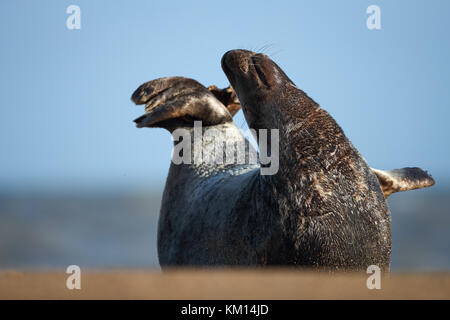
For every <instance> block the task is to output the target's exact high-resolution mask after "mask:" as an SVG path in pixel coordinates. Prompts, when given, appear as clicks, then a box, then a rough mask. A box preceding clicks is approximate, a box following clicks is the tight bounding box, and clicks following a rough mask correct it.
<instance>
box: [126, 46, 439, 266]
mask: <svg viewBox="0 0 450 320" xmlns="http://www.w3.org/2000/svg"><path fill="white" fill-rule="evenodd" d="M222 67H223V69H224V71H225V73H226V75H227V77H228V79H229V80H230V83H231V85H232V87H233V88H234V89H235V91H236V93H237V96H238V98H239V101H240V104H241V105H242V108H243V111H244V115H245V117H246V120H247V122H248V124H249V126H250V127H252V128H256V129H271V128H276V129H279V132H280V140H279V142H280V159H279V161H280V170H279V172H278V173H277V174H275V175H273V176H264V175H261V174H260V171H261V167H260V165H259V164H257V163H256V164H238V163H232V164H223V165H217V164H214V162H213V163H212V164H210V163H195V162H194V163H191V164H185V163H181V164H174V163H172V164H171V166H170V169H169V175H168V178H167V181H166V187H165V190H164V194H163V200H162V205H161V213H160V218H159V226H158V255H159V261H160V264H161V266H162V267H163V268H164V267H166V266H177V265H178V266H180V265H182V266H213V265H214V266H225V265H227V266H230V265H241V266H242V265H253V266H257V265H260V266H261V265H262V266H267V265H296V266H304V267H313V268H325V269H329V270H355V269H356V270H359V269H364V270H365V269H366V268H367V266H369V265H372V264H376V265H378V266H380V267H381V268H383V269H384V270H388V268H389V262H390V252H391V242H390V213H389V210H388V207H387V204H386V201H385V196H384V195H383V191H382V188H381V187H380V184H381V185H383V184H387V185H389V184H390V185H391V187H389V188H388V189H389V190H392V192H395V191H401V189H402V187H398V188H395V187H392V186H394V185H395V183H394V182H395V181H397V180H402V179H403V178H405V179H403V180H408V179H409V180H408V181H410V182H411V183H410V185H419V184H420V183H422V184H423V186H425V185H426V184H427V182H426V181H425V180H427V179H428V180H427V181H432V180H429V179H431V178H430V177H429V176H428V175H426V174H424V176H420V175H418V177H416V178H415V177H412V178H411V177H409V176H410V174H409V172H411V170H412V171H413V172H416V173H417V172H423V171H421V170H420V169H404V170H403V171H402V172H397V175H395V174H390V173H389V172H388V171H381V170H380V171H379V172H378V174H381V175H383V176H384V180H382V179H380V178H379V179H377V177H376V175H375V174H374V171H372V170H371V169H370V168H369V166H368V165H367V164H366V162H365V160H364V159H363V158H362V157H361V155H360V154H359V153H358V151H357V150H356V149H355V148H354V147H353V146H352V144H351V143H350V141H349V140H348V139H347V138H346V137H345V135H344V133H343V131H342V129H341V128H340V127H339V126H338V125H337V123H336V122H335V121H334V120H333V118H332V117H331V116H330V115H329V114H328V113H327V112H326V111H324V110H323V109H321V108H320V107H319V106H318V105H317V104H316V103H315V102H314V101H313V100H312V99H311V98H309V97H308V96H307V95H306V94H305V93H304V92H303V91H301V90H300V89H298V88H297V87H296V86H295V85H294V83H293V82H292V81H291V80H290V79H289V78H288V77H287V76H286V75H285V73H284V72H283V71H282V70H281V69H280V68H279V67H278V66H277V65H276V64H275V63H274V62H273V61H272V60H270V59H269V58H268V57H267V56H265V55H262V54H255V53H253V52H250V51H245V50H234V51H230V52H227V53H226V54H225V55H224V57H223V59H222ZM214 90H215V89H214V88H212V87H210V90H207V89H206V88H205V87H203V86H202V85H201V84H199V83H198V82H196V81H195V80H192V79H187V78H182V77H171V78H161V79H156V80H153V81H150V82H147V83H145V84H143V85H142V86H140V87H139V88H138V89H137V90H136V91H135V93H134V94H133V96H132V100H133V101H134V102H135V103H136V104H146V114H145V115H144V116H142V117H140V118H138V119H136V120H135V121H136V123H137V126H138V127H162V128H166V129H168V130H169V131H170V132H172V133H174V132H175V130H176V129H177V128H184V129H186V130H187V132H189V134H190V135H191V137H192V139H191V144H192V145H193V147H195V144H196V143H197V145H198V143H200V145H201V148H202V150H203V151H204V150H207V148H209V146H210V145H211V144H213V145H216V144H222V143H223V142H224V141H232V142H244V143H245V145H246V149H245V150H246V153H250V152H251V150H252V148H251V145H250V144H249V143H248V141H247V140H246V139H245V138H244V137H243V136H242V134H241V133H240V131H239V130H238V128H237V127H236V126H235V125H234V123H233V121H232V115H231V113H230V111H232V112H235V111H236V106H234V107H233V108H230V111H229V110H228V109H227V108H226V106H225V105H229V104H233V105H236V103H237V102H236V100H235V99H231V102H232V103H230V96H231V93H230V91H229V90H228V97H226V98H224V97H223V95H221V93H223V92H220V90H216V91H214ZM217 91H219V92H217ZM225 96H226V95H225ZM224 104H225V105H224ZM198 120H201V121H202V122H203V125H204V127H203V129H202V130H205V129H206V128H214V129H216V130H217V131H216V132H217V133H218V134H216V135H215V136H213V137H212V140H211V139H210V140H208V141H206V142H205V140H201V141H197V137H195V135H194V128H195V122H196V121H198ZM208 150H209V149H208ZM418 170H419V171H418ZM399 177H400V178H399ZM417 179H418V180H420V181H425V182H420V183H418V182H417V181H416V180H417ZM393 181H394V182H393ZM428 184H430V182H428ZM405 185H407V183H406V184H404V185H403V189H405V187H404V186H405ZM385 194H386V193H385Z"/></svg>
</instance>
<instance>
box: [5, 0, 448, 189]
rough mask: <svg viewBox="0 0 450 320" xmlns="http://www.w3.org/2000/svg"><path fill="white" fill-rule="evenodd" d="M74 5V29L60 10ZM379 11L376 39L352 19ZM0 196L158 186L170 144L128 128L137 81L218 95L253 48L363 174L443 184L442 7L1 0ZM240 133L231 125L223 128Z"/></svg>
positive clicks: (136, 110)
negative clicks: (310, 106) (306, 101)
mask: <svg viewBox="0 0 450 320" xmlns="http://www.w3.org/2000/svg"><path fill="white" fill-rule="evenodd" d="M71 4H75V5H78V6H80V8H81V30H68V29H67V28H66V19H67V17H68V14H66V8H67V7H68V6H69V5H71ZM371 4H376V5H378V6H380V8H381V25H382V29H381V30H373V31H370V30H368V29H367V28H366V19H367V16H368V15H367V14H366V8H367V7H368V6H369V5H371ZM0 9H1V10H0V15H1V16H0V35H1V43H2V48H1V50H0V64H1V74H0V82H1V83H0V84H1V85H0V88H1V89H0V90H1V95H2V105H1V109H0V110H1V111H0V112H1V113H0V115H1V117H0V148H1V149H0V150H1V157H0V188H3V189H5V188H6V189H15V190H30V189H33V190H34V189H37V190H46V189H51V190H65V189H67V190H71V189H79V190H86V189H90V188H95V189H99V190H100V189H105V190H106V189H110V188H114V189H116V188H117V189H123V188H125V189H129V190H134V189H140V188H148V187H158V188H160V187H162V186H163V184H164V181H165V178H166V174H167V170H168V167H169V163H170V153H171V147H172V144H171V139H170V135H169V133H167V132H166V131H164V130H162V129H136V128H135V126H134V124H133V122H132V120H133V119H134V118H136V117H137V116H139V115H141V114H142V113H143V107H142V106H139V107H136V106H134V104H132V102H131V101H130V96H131V94H132V92H133V91H134V90H135V89H136V88H137V86H138V85H140V84H141V83H143V82H145V81H148V80H151V79H154V78H158V77H162V76H175V75H179V76H186V77H191V78H194V79H196V80H198V81H200V82H201V83H203V84H204V85H209V84H216V85H218V86H220V87H225V86H227V85H228V81H227V79H226V77H225V75H224V74H223V72H222V70H221V67H220V59H221V56H222V55H223V53H225V52H226V51H227V50H230V49H235V48H246V49H253V50H257V49H258V48H261V47H263V46H265V45H271V46H270V47H269V48H268V49H266V50H265V53H267V54H269V55H270V54H273V56H272V57H273V59H274V60H275V61H276V62H277V63H278V64H279V65H280V66H281V67H282V68H283V69H284V70H285V72H286V73H287V74H288V76H289V77H290V78H291V79H292V80H293V81H294V82H295V83H296V84H297V86H298V87H300V88H302V89H303V90H304V91H306V92H307V93H308V94H309V95H310V96H311V97H312V98H313V99H315V100H316V101H317V102H318V103H320V104H321V105H322V107H323V108H324V109H326V110H328V111H329V112H330V113H331V114H332V115H333V116H334V117H335V119H336V120H337V121H338V123H339V124H340V125H341V126H342V128H343V129H344V131H345V133H346V134H347V136H348V137H349V138H350V140H351V141H352V142H353V143H354V145H355V146H356V147H357V148H358V149H359V151H360V152H361V153H362V154H363V156H364V157H365V158H366V160H367V161H368V162H369V164H370V165H371V166H374V167H377V168H382V169H392V168H399V167H404V166H420V167H423V168H425V169H428V170H429V171H430V172H431V173H432V174H433V176H434V177H435V178H436V180H437V181H438V183H439V182H441V181H442V182H447V181H449V180H450V172H449V170H448V163H449V161H448V159H449V158H450V148H449V138H450V130H449V127H450V125H449V123H448V119H449V116H450V111H449V108H450V93H449V92H450V91H449V89H448V87H449V83H450V81H449V80H450V67H449V63H448V60H449V59H450V37H449V35H448V33H449V31H450V19H449V18H448V13H449V12H450V1H445V0H442V1H438V0H434V1H400V0H397V1H379V0H371V1H363V0H354V1H339V2H338V1H332V0H330V1H276V2H275V1H271V2H265V3H262V2H261V1H242V0H241V1H221V2H217V3H211V1H171V2H166V1H164V2H163V1H134V0H128V1H102V0H96V1H81V0H71V1H61V0H54V1H19V0H18V1H12V0H9V1H2V2H1V4H0ZM235 121H236V122H237V123H238V125H239V126H241V125H242V124H243V123H244V119H243V117H242V114H239V115H238V117H237V118H236V119H235Z"/></svg>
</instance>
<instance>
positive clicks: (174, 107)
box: [131, 77, 233, 131]
mask: <svg viewBox="0 0 450 320" xmlns="http://www.w3.org/2000/svg"><path fill="white" fill-rule="evenodd" d="M131 100H132V101H133V102H134V103H135V104H137V105H140V104H145V112H146V114H144V115H142V116H141V117H139V118H137V119H136V120H134V121H135V122H136V126H137V127H138V128H142V127H158V128H165V129H167V130H169V131H172V130H174V129H176V128H177V127H189V126H190V127H192V126H193V124H194V121H195V120H201V121H202V122H203V125H204V126H210V125H217V124H220V123H225V122H231V121H233V119H232V116H231V114H230V112H229V111H228V109H227V108H226V107H225V106H224V105H223V104H222V103H221V102H220V101H219V100H218V99H217V98H216V96H215V95H214V94H213V93H212V92H211V91H209V90H208V89H207V88H205V87H204V86H203V85H201V84H200V83H199V82H197V81H195V80H193V79H189V78H184V77H165V78H159V79H155V80H152V81H149V82H146V83H144V84H142V85H141V86H139V88H137V89H136V91H135V92H134V93H133V95H132V96H131Z"/></svg>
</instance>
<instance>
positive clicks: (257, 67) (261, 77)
mask: <svg viewBox="0 0 450 320" xmlns="http://www.w3.org/2000/svg"><path fill="white" fill-rule="evenodd" d="M261 57H262V56H261V54H254V55H252V56H251V57H250V60H251V62H252V63H251V64H252V65H253V68H254V69H255V71H256V75H257V78H258V79H259V80H260V81H261V83H262V84H263V85H264V86H266V87H267V88H268V87H269V83H268V82H267V79H266V76H265V75H264V72H263V70H262V69H261V66H260V62H259V61H258V60H259V58H261Z"/></svg>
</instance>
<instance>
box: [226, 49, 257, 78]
mask: <svg viewBox="0 0 450 320" xmlns="http://www.w3.org/2000/svg"><path fill="white" fill-rule="evenodd" d="M254 54H255V53H254V52H252V51H249V50H242V49H236V50H230V51H227V52H226V53H225V54H224V55H223V57H222V61H221V63H222V69H223V71H224V72H225V73H226V74H227V75H229V74H230V73H234V72H243V73H247V72H248V70H249V63H250V61H251V59H250V58H251V56H253V55H254Z"/></svg>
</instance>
